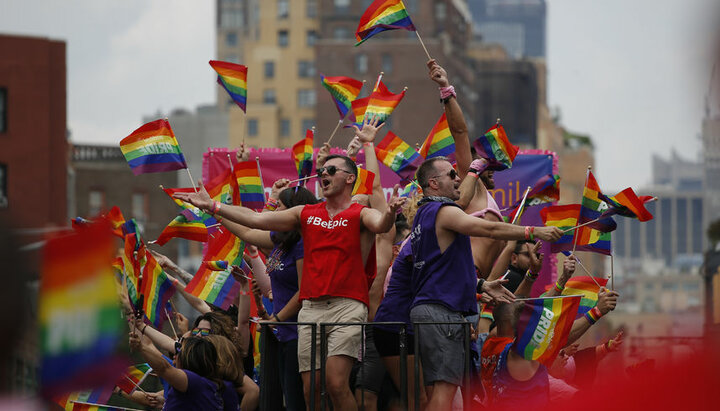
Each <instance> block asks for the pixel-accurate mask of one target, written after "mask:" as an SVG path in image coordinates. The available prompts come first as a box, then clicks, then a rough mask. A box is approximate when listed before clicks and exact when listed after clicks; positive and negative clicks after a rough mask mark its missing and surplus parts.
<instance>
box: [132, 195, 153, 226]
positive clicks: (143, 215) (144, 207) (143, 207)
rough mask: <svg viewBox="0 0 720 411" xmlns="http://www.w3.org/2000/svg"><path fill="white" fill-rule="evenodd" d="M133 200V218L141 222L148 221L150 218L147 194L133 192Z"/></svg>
mask: <svg viewBox="0 0 720 411" xmlns="http://www.w3.org/2000/svg"><path fill="white" fill-rule="evenodd" d="M131 202H132V204H131V206H132V216H133V218H134V219H135V220H137V222H138V223H140V224H144V223H145V222H147V221H148V220H149V218H148V217H149V216H148V199H147V194H145V193H133V194H132V198H131Z"/></svg>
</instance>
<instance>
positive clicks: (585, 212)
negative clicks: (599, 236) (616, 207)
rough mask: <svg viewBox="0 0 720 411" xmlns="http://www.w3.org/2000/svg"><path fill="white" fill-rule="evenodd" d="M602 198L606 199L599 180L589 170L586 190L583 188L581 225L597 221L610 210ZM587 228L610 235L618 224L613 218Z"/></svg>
mask: <svg viewBox="0 0 720 411" xmlns="http://www.w3.org/2000/svg"><path fill="white" fill-rule="evenodd" d="M600 197H604V195H603V193H602V191H600V185H598V183H597V180H595V176H594V175H593V173H592V171H590V169H588V171H587V175H586V178H585V188H583V196H582V200H581V202H580V206H581V207H580V218H579V219H578V222H579V223H580V224H585V223H587V222H590V221H592V220H597V219H598V218H600V216H601V215H602V213H603V212H604V211H606V210H607V209H608V205H607V203H606V202H605V201H603V200H602V199H601V198H600ZM587 227H590V228H594V229H596V230H599V231H602V232H604V233H608V232H610V231H614V230H615V229H616V228H617V224H615V220H613V219H612V217H607V218H603V219H601V220H599V221H595V222H593V223H591V224H588V225H587Z"/></svg>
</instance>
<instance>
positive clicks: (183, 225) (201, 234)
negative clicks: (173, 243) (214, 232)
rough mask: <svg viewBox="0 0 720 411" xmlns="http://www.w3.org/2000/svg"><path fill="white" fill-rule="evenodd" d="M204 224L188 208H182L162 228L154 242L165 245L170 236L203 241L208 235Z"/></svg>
mask: <svg viewBox="0 0 720 411" xmlns="http://www.w3.org/2000/svg"><path fill="white" fill-rule="evenodd" d="M205 224H206V223H205V222H204V221H202V220H200V218H199V217H198V216H197V215H195V213H193V212H192V211H191V210H190V209H184V210H182V211H181V212H180V214H178V215H177V217H175V218H174V219H173V220H172V221H170V224H168V225H167V226H166V227H165V229H163V230H162V232H161V233H160V235H159V236H158V238H157V240H155V244H157V245H160V246H162V245H165V243H167V242H168V241H170V239H171V238H184V239H186V240H192V241H199V242H201V243H204V242H206V241H207V236H208V228H207V226H206V225H205Z"/></svg>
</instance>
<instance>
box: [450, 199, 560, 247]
mask: <svg viewBox="0 0 720 411" xmlns="http://www.w3.org/2000/svg"><path fill="white" fill-rule="evenodd" d="M437 226H438V227H442V228H444V229H446V230H450V231H454V232H457V233H460V234H465V235H469V236H473V237H490V238H493V239H496V240H523V239H525V238H526V235H525V232H526V228H527V231H528V233H530V230H531V229H532V232H533V234H534V236H535V237H536V238H538V239H541V240H545V241H557V240H558V239H559V238H560V237H561V236H562V231H561V230H560V229H559V228H557V227H523V226H517V225H513V224H508V223H501V222H494V221H488V220H485V219H482V218H476V217H472V216H470V215H468V214H465V212H463V211H462V210H461V209H460V208H458V207H442V208H441V209H440V211H439V212H438V216H437Z"/></svg>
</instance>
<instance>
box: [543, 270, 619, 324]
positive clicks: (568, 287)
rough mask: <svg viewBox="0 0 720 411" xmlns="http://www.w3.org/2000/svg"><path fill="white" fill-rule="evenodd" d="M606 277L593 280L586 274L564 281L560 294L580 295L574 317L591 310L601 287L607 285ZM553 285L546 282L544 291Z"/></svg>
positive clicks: (595, 303)
mask: <svg viewBox="0 0 720 411" xmlns="http://www.w3.org/2000/svg"><path fill="white" fill-rule="evenodd" d="M607 282H608V279H607V278H595V279H594V280H593V279H592V278H590V277H588V276H580V277H573V278H571V279H569V280H568V281H567V282H566V283H565V288H564V289H563V291H562V293H561V294H560V295H581V296H582V297H581V298H580V306H579V308H578V313H577V317H576V318H580V317H582V316H583V315H585V313H586V312H588V311H590V310H592V308H593V307H595V306H596V305H597V301H598V293H599V292H600V287H598V284H600V286H601V287H605V286H606V285H607ZM552 287H553V286H552V285H551V284H548V285H547V286H546V287H545V291H550V289H551V288H552Z"/></svg>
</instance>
